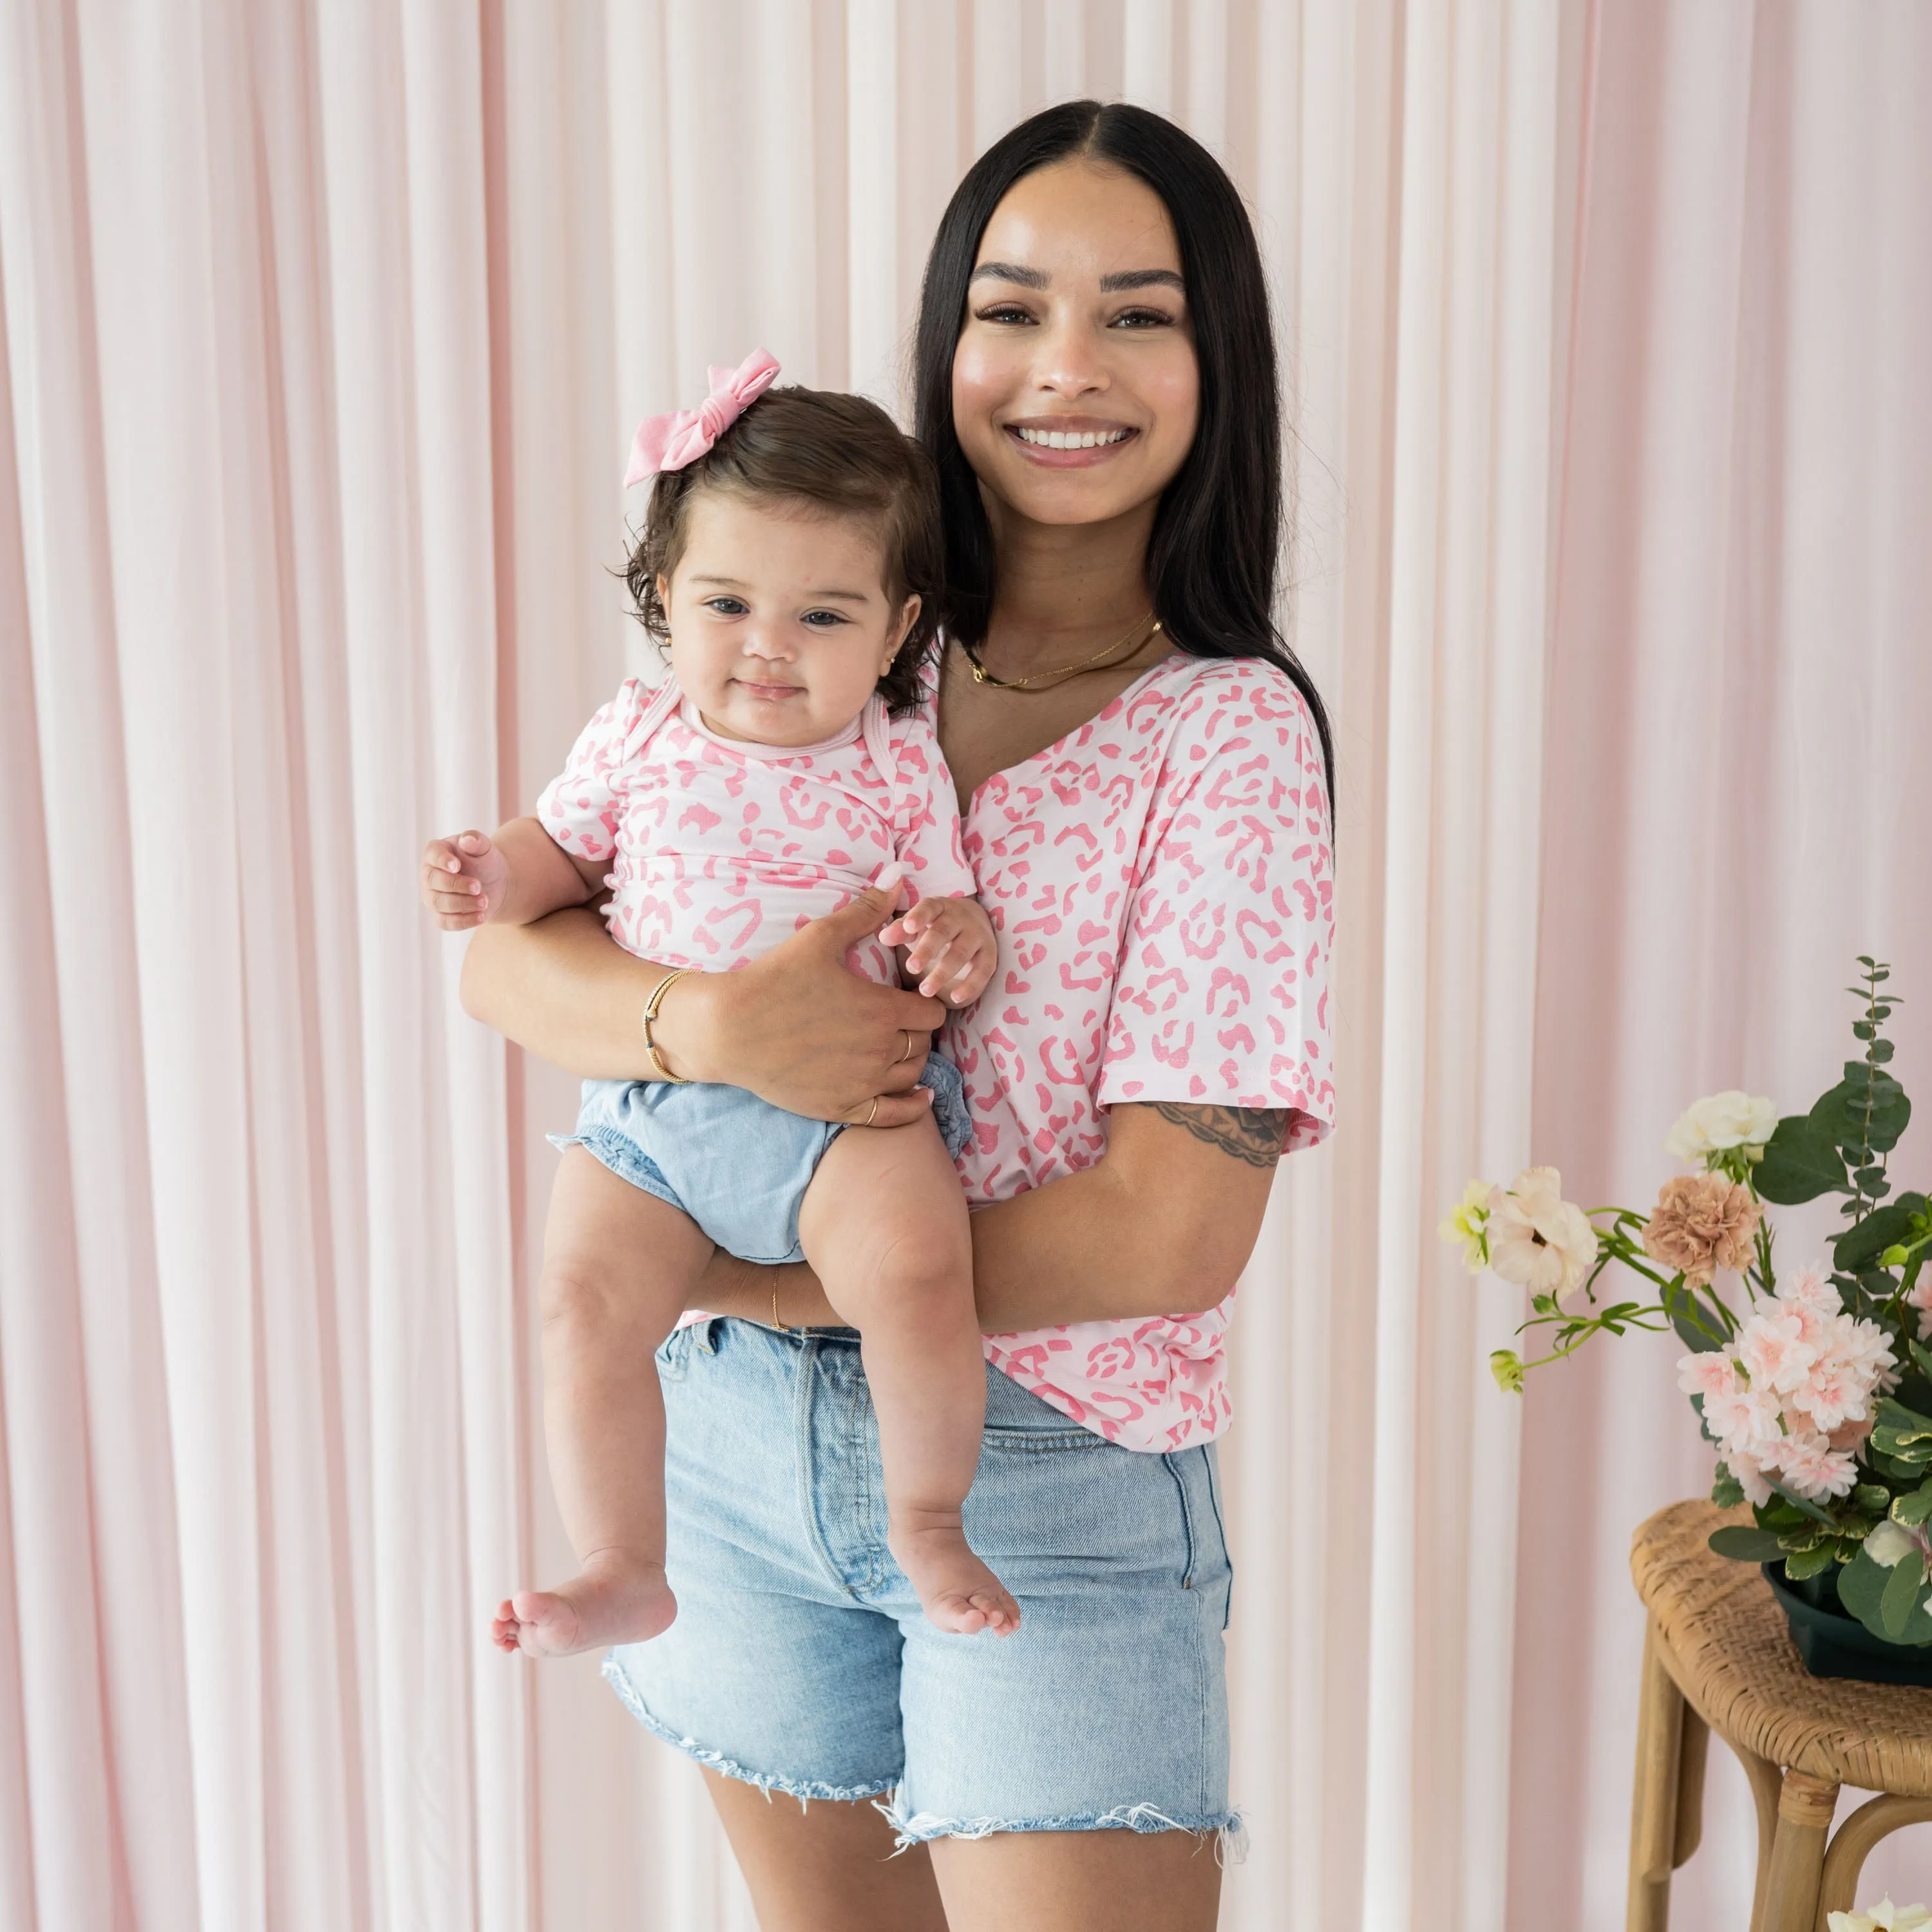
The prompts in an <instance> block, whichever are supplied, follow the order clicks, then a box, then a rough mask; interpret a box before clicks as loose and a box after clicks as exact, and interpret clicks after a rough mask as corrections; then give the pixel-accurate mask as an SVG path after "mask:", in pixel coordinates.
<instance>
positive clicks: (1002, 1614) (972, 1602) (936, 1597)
mask: <svg viewBox="0 0 1932 1932" xmlns="http://www.w3.org/2000/svg"><path fill="white" fill-rule="evenodd" d="M886 1547H887V1548H889V1550H891V1551H892V1556H893V1559H894V1560H895V1562H897V1563H898V1566H899V1568H901V1570H903V1571H904V1572H905V1574H906V1580H907V1583H910V1584H911V1586H912V1587H913V1591H914V1592H915V1593H916V1595H917V1596H918V1598H919V1607H920V1609H922V1610H924V1611H925V1613H926V1618H927V1620H928V1621H929V1622H932V1623H934V1624H936V1625H938V1627H939V1628H940V1629H941V1630H943V1631H958V1632H959V1633H960V1634H962V1636H966V1637H971V1636H972V1635H973V1634H974V1633H975V1632H977V1631H992V1633H993V1634H994V1635H995V1637H1011V1636H1012V1635H1013V1632H1014V1631H1016V1630H1018V1629H1019V1627H1020V1607H1019V1604H1016V1603H1015V1602H1014V1601H1013V1598H1011V1597H1010V1596H1009V1595H1007V1590H1006V1586H1004V1584H1002V1583H1001V1581H1000V1580H999V1579H998V1577H995V1575H994V1574H993V1573H992V1571H990V1570H989V1569H988V1568H986V1565H985V1564H983V1563H982V1562H980V1559H979V1558H978V1557H977V1556H974V1554H973V1551H972V1547H971V1545H970V1544H968V1542H967V1541H966V1533H965V1531H964V1530H962V1529H961V1528H960V1527H959V1525H958V1524H957V1523H937V1524H931V1525H926V1526H920V1527H919V1528H916V1529H912V1528H905V1529H900V1528H895V1529H892V1530H891V1531H889V1532H888V1533H887V1535H886Z"/></svg>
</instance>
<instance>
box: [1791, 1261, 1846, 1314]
mask: <svg viewBox="0 0 1932 1932" xmlns="http://www.w3.org/2000/svg"><path fill="white" fill-rule="evenodd" d="M1778 1300H1779V1301H1789V1302H1793V1303H1796V1304H1798V1305H1799V1307H1805V1308H1810V1309H1813V1310H1816V1312H1817V1313H1819V1314H1820V1315H1835V1314H1837V1313H1838V1310H1839V1307H1840V1306H1841V1304H1840V1303H1839V1301H1838V1290H1837V1289H1835V1288H1834V1287H1833V1286H1832V1282H1831V1277H1829V1275H1827V1274H1826V1272H1825V1266H1824V1264H1823V1262H1810V1263H1808V1265H1806V1266H1805V1267H1803V1268H1800V1269H1799V1271H1798V1272H1797V1273H1796V1274H1795V1275H1793V1277H1791V1279H1790V1280H1789V1281H1787V1283H1785V1284H1784V1286H1783V1287H1782V1288H1781V1289H1779V1290H1778Z"/></svg>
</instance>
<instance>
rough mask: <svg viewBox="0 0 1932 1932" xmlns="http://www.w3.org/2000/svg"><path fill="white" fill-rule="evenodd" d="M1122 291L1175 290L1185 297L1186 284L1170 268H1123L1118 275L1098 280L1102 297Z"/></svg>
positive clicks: (1104, 276) (1106, 276) (1105, 276)
mask: <svg viewBox="0 0 1932 1932" xmlns="http://www.w3.org/2000/svg"><path fill="white" fill-rule="evenodd" d="M1122 289H1176V290H1179V291H1180V293H1181V294H1183V295H1185V294H1186V293H1187V284H1186V283H1185V282H1184V281H1182V280H1181V278H1180V277H1179V276H1178V275H1176V274H1175V272H1174V271H1173V270H1172V269H1122V270H1121V272H1120V274H1118V275H1103V276H1102V277H1101V278H1100V292H1101V293H1102V294H1103V295H1113V294H1115V293H1118V291H1119V290H1122Z"/></svg>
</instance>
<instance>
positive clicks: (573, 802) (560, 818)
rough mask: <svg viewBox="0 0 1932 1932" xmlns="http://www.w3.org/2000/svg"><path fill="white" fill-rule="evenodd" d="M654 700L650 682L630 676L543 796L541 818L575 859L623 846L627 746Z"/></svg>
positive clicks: (585, 731) (580, 735)
mask: <svg viewBox="0 0 1932 1932" xmlns="http://www.w3.org/2000/svg"><path fill="white" fill-rule="evenodd" d="M650 701H651V688H650V686H649V685H647V684H646V683H645V682H644V681H643V679H641V678H635V677H627V678H626V679H625V680H624V682H623V683H622V685H620V686H619V688H618V691H617V694H616V697H613V698H612V699H611V700H610V703H608V704H607V705H605V706H604V708H603V709H602V710H601V711H599V712H598V714H597V715H596V716H595V717H594V718H592V719H591V721H590V722H589V724H586V725H585V726H584V727H583V730H582V731H581V732H580V733H578V736H577V742H576V743H575V744H574V745H572V746H571V751H570V756H569V757H568V759H567V760H565V763H564V767H563V769H562V771H561V772H559V774H558V775H557V776H556V777H555V778H553V779H551V781H550V783H549V784H547V785H546V786H544V789H543V794H542V796H541V797H540V798H538V800H537V819H538V823H540V824H541V826H543V829H544V830H545V831H546V832H548V833H549V834H550V836H551V837H552V838H554V839H555V840H556V842H557V844H559V845H560V846H561V847H562V848H563V849H564V850H565V851H566V852H568V853H569V854H570V855H571V857H572V858H574V859H607V858H609V857H610V855H611V854H612V853H613V852H614V851H615V850H616V849H617V826H618V822H619V819H620V817H622V811H623V805H622V788H623V771H624V748H625V744H626V742H628V739H629V738H630V736H631V732H632V731H633V730H634V729H635V728H636V727H637V724H638V723H639V721H640V720H641V719H642V718H643V715H644V709H645V707H646V706H647V705H648V704H649V703H650Z"/></svg>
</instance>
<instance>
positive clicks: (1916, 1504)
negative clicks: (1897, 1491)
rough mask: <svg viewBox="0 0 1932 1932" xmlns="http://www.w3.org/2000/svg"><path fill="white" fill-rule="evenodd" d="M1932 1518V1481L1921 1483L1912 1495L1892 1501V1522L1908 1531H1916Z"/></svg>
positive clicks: (1896, 1497) (1897, 1497) (1895, 1498)
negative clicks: (1899, 1524)
mask: <svg viewBox="0 0 1932 1932" xmlns="http://www.w3.org/2000/svg"><path fill="white" fill-rule="evenodd" d="M1927 1517H1932V1481H1925V1482H1923V1483H1921V1484H1919V1486H1918V1488H1916V1489H1915V1490H1912V1491H1911V1492H1910V1493H1909V1494H1908V1495H1906V1496H1894V1497H1893V1498H1892V1499H1891V1520H1892V1521H1893V1522H1894V1523H1903V1525H1904V1526H1905V1527H1906V1529H1918V1527H1919V1526H1921V1524H1922V1523H1924V1522H1925V1520H1927Z"/></svg>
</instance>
